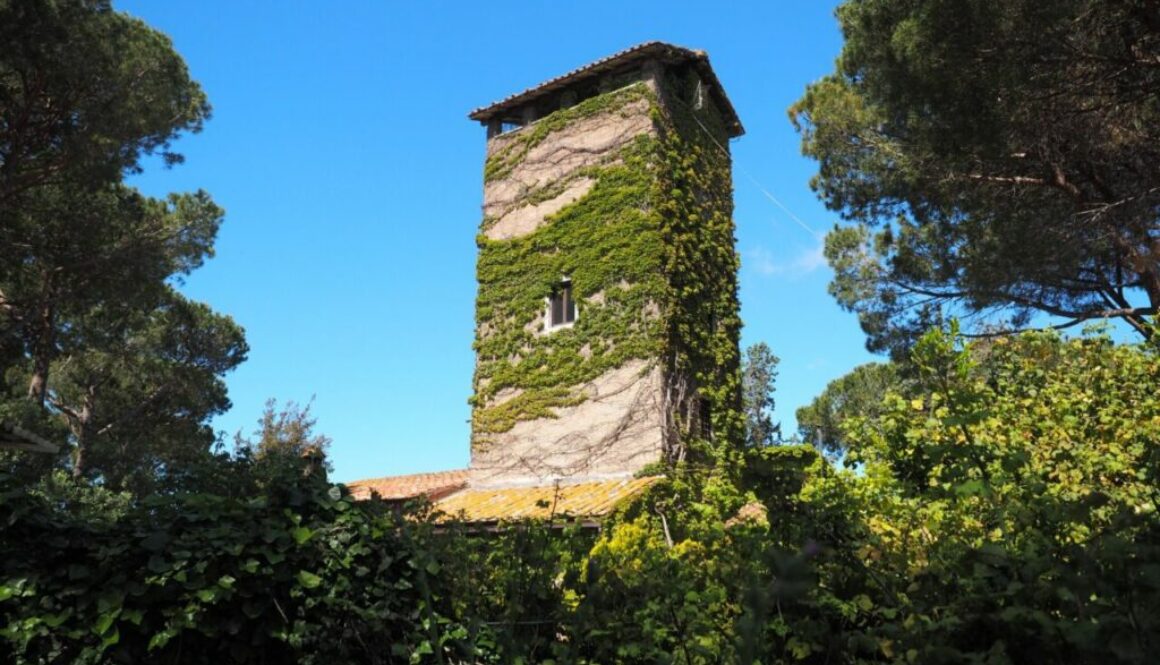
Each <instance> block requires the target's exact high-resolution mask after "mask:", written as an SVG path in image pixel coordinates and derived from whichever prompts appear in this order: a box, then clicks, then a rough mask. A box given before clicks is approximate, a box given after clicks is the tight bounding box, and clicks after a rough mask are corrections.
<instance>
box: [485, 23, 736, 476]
mask: <svg viewBox="0 0 1160 665" xmlns="http://www.w3.org/2000/svg"><path fill="white" fill-rule="evenodd" d="M470 117H471V118H472V119H473V120H477V121H479V122H480V123H482V124H483V125H484V126H486V128H487V158H486V163H485V165H484V200H483V221H482V224H481V228H480V233H479V236H478V244H479V257H478V264H477V275H478V281H479V291H478V296H477V300H476V338H475V350H476V368H475V378H474V386H473V388H474V395H473V397H472V399H471V403H472V440H471V484H472V485H473V486H475V487H501V486H518V485H544V484H550V483H557V482H565V483H566V482H572V481H575V482H579V481H588V480H598V479H612V478H623V477H628V476H631V475H633V474H634V473H636V472H638V471H640V470H641V469H642V468H644V467H646V466H647V465H649V464H652V463H655V462H659V461H662V460H666V459H667V460H673V461H679V460H682V459H693V460H695V459H703V458H706V457H712V456H714V455H717V454H719V452H720V449H722V448H723V447H725V446H728V445H730V442H736V441H737V437H738V436H739V433H740V427H741V425H740V422H741V421H740V417H739V415H738V412H739V394H740V392H739V372H738V356H739V353H738V333H739V329H740V322H739V319H738V304H737V267H738V259H737V254H736V251H735V249H734V237H733V221H732V209H733V202H732V187H731V175H730V159H729V139H731V138H734V137H737V136H740V135H741V134H742V133H743V129H742V127H741V123H740V121H739V120H738V118H737V114H736V113H735V112H734V110H733V107H732V105H731V104H730V102H729V100H728V98H727V97H726V96H725V93H724V90H723V89H722V87H721V84H720V82H719V81H718V80H717V77H716V75H715V74H714V73H713V70H712V68H711V67H710V66H709V60H708V57H707V56H706V55H705V53H703V52H700V51H692V50H688V49H684V48H680V47H677V46H673V45H670V44H664V43H660V42H650V43H646V44H642V45H639V46H636V47H633V48H631V49H628V50H626V51H622V52H620V53H617V54H615V55H613V56H610V57H608V58H604V59H602V60H599V61H597V62H594V63H592V64H589V65H587V66H585V67H582V68H580V69H577V70H574V71H572V72H569V73H567V74H565V75H563V76H560V77H557V78H555V79H552V80H550V81H548V82H546V83H544V84H542V85H540V86H537V87H535V88H532V89H530V90H526V91H524V92H521V93H519V94H516V95H513V96H511V97H508V98H507V99H505V100H503V101H500V102H497V103H495V104H492V105H491V106H487V107H485V108H480V109H477V110H475V111H473V112H472V113H471V114H470Z"/></svg>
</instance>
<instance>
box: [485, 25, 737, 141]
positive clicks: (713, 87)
mask: <svg viewBox="0 0 1160 665" xmlns="http://www.w3.org/2000/svg"><path fill="white" fill-rule="evenodd" d="M647 60H659V61H661V62H664V63H667V64H683V63H689V64H691V65H692V66H693V67H695V68H696V69H697V73H698V74H700V75H701V80H702V81H704V83H705V85H706V86H708V88H709V91H710V94H711V95H712V96H713V99H714V101H716V102H717V105H718V107H719V108H720V109H721V113H722V115H723V116H724V119H725V124H726V126H727V127H728V129H729V136H730V138H732V137H736V136H741V135H742V134H744V133H745V128H744V127H742V126H741V120H740V119H739V118H738V117H737V112H736V111H735V110H734V109H733V104H732V103H731V102H730V101H729V98H728V97H727V96H726V95H725V89H724V88H722V87H721V81H719V80H718V79H717V75H716V74H715V73H714V72H713V68H712V67H711V66H710V65H709V54H707V53H705V52H704V51H698V50H693V49H687V48H684V47H681V46H675V45H673V44H668V43H665V42H659V41H651V42H644V43H643V44H637V45H636V46H633V47H630V48H627V49H625V50H623V51H620V52H619V53H613V54H612V55H610V56H607V57H604V58H601V59H599V60H596V61H595V62H590V63H588V64H587V65H584V66H583V67H580V68H578V69H573V70H572V71H570V72H568V73H567V74H563V75H561V76H557V77H556V78H553V79H548V80H547V81H544V82H543V83H541V84H539V85H537V86H535V87H532V88H528V89H527V90H524V91H523V92H518V93H516V94H514V95H511V96H509V97H507V98H505V99H501V100H500V101H498V102H494V103H492V104H491V105H489V106H482V107H480V108H477V109H475V110H474V111H472V112H471V113H469V114H468V116H467V117H469V118H471V119H472V120H478V121H480V122H483V123H486V122H487V121H489V120H491V119H492V118H494V117H496V116H501V115H503V114H504V113H507V112H508V111H511V110H513V109H515V108H518V107H520V106H523V105H525V104H527V103H529V102H533V101H535V100H537V99H539V98H541V97H543V96H545V95H549V94H551V93H553V92H556V91H558V90H561V89H563V88H567V87H569V86H571V85H573V84H576V83H578V82H580V81H584V80H586V79H591V78H596V77H598V76H600V75H602V74H605V73H607V72H611V71H613V70H617V69H621V68H622V67H625V66H627V65H631V64H636V63H640V62H644V61H647Z"/></svg>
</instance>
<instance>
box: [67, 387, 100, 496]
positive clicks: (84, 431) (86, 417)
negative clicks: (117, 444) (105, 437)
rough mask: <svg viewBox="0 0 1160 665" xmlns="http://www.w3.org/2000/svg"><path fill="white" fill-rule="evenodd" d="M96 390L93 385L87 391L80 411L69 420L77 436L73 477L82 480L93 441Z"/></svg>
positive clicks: (74, 434)
mask: <svg viewBox="0 0 1160 665" xmlns="http://www.w3.org/2000/svg"><path fill="white" fill-rule="evenodd" d="M94 402H95V391H94V390H93V388H92V386H90V387H89V389H88V390H86V391H85V399H84V402H83V403H82V404H81V408H80V411H78V412H74V413H73V414H72V417H70V418H69V420H71V421H72V423H71V424H72V428H71V429H72V431H73V436H74V437H76V449H75V450H74V451H73V468H72V477H73V479H74V480H80V479H81V478H84V477H85V471H86V470H88V452H89V445H90V444H91V443H92V437H93V432H92V423H93V406H94Z"/></svg>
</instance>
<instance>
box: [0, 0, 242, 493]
mask: <svg viewBox="0 0 1160 665" xmlns="http://www.w3.org/2000/svg"><path fill="white" fill-rule="evenodd" d="M0 44H3V45H4V47H3V48H2V49H0V369H2V370H3V372H2V373H0V375H2V382H0V419H3V420H4V421H10V422H12V423H14V424H18V425H21V426H23V427H25V428H26V429H29V430H32V431H35V432H39V433H41V434H43V435H44V436H45V437H46V438H49V439H52V440H55V441H58V442H61V443H64V444H67V445H64V446H62V448H63V449H64V450H65V451H66V453H65V454H66V455H67V458H65V459H60V460H44V459H38V460H35V461H30V460H29V459H28V458H27V456H24V455H20V456H6V457H4V458H3V465H4V466H6V467H8V468H9V471H11V472H15V473H19V474H23V475H25V476H26V477H29V476H35V475H36V474H38V473H40V472H41V471H43V469H44V468H45V467H46V466H56V465H60V466H64V467H67V468H68V469H69V471H70V472H71V473H72V475H73V476H74V477H76V478H78V479H81V478H89V479H95V480H98V481H99V482H101V483H103V484H106V485H108V486H109V487H113V488H121V487H124V488H131V489H133V490H135V491H137V492H146V491H149V490H150V489H152V488H155V487H156V486H157V483H158V482H159V481H161V480H162V479H163V478H164V477H165V476H166V474H167V473H169V472H170V471H171V470H179V469H181V468H182V467H184V466H186V465H188V464H190V463H192V462H193V461H195V460H196V459H197V458H199V457H201V456H204V455H206V454H207V453H208V450H209V448H210V446H211V445H212V444H213V443H214V441H215V435H214V433H213V431H212V430H211V429H210V428H209V427H208V424H207V423H208V420H209V418H210V417H212V416H213V415H215V414H218V413H221V412H223V411H225V410H226V409H228V408H229V406H230V402H229V399H228V397H227V396H226V390H225V384H224V383H223V382H222V376H223V375H224V374H225V373H226V372H228V371H229V370H231V369H233V368H234V367H236V366H237V365H238V364H239V363H240V362H242V361H243V360H244V359H245V357H246V353H247V346H246V342H245V338H244V335H243V332H242V329H241V327H239V326H238V325H237V324H236V323H235V322H234V321H233V320H232V319H230V318H229V317H228V316H223V315H221V314H218V313H216V312H214V311H213V310H212V309H210V308H209V307H208V306H206V305H204V304H202V303H197V302H193V301H190V300H189V299H188V298H186V297H185V296H183V295H182V294H181V293H180V292H179V291H178V290H177V289H176V288H175V286H176V285H177V284H178V283H179V281H180V279H181V278H182V277H183V276H184V275H187V274H189V273H190V272H191V271H192V270H195V269H196V268H198V267H199V266H200V265H202V263H203V262H204V261H205V260H206V259H207V258H209V257H211V256H212V255H213V243H214V238H215V236H216V235H217V231H218V227H219V225H220V224H221V220H222V216H223V211H222V209H221V208H220V207H218V206H217V205H216V204H215V203H214V202H213V200H212V199H211V198H210V196H209V195H208V194H207V193H205V192H201V191H199V192H193V193H178V194H170V195H169V196H167V197H165V198H163V199H154V198H150V197H147V196H145V195H143V194H141V193H140V192H138V191H137V190H136V189H134V188H132V187H130V186H128V185H126V184H125V176H126V175H127V174H131V173H135V172H139V171H140V170H141V169H142V168H143V162H144V160H145V159H147V158H149V157H151V156H152V157H159V158H160V159H161V161H163V162H165V163H167V164H177V163H180V161H181V155H180V154H179V153H176V152H174V151H173V150H172V148H171V142H172V141H173V140H174V139H175V138H177V137H178V136H179V135H181V134H183V133H188V132H196V131H198V130H199V129H200V128H201V127H202V124H203V122H204V121H205V120H206V119H207V118H208V117H209V113H210V106H209V103H208V101H207V100H206V96H205V93H204V92H203V91H202V89H201V87H200V86H199V85H198V84H197V83H196V82H195V81H194V80H193V79H191V78H190V76H189V72H188V70H187V69H186V66H185V63H184V61H183V60H182V59H181V57H180V56H179V55H178V54H177V53H176V52H175V51H174V49H173V45H172V44H171V43H170V41H169V39H168V38H167V37H166V36H165V35H163V34H161V33H159V32H157V31H156V30H153V29H151V28H150V27H148V26H147V25H145V24H144V23H142V22H141V21H139V20H137V19H134V18H131V17H129V16H126V15H125V14H121V13H118V12H116V11H114V10H113V9H112V8H111V6H110V5H109V3H108V2H107V1H101V0H69V1H61V2H48V1H45V0H5V1H4V2H0ZM30 467H31V468H30Z"/></svg>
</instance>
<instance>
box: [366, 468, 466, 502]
mask: <svg viewBox="0 0 1160 665" xmlns="http://www.w3.org/2000/svg"><path fill="white" fill-rule="evenodd" d="M467 477H468V470H467V469H456V470H454V471H438V472H436V473H416V474H412V475H409V476H387V477H385V478H368V479H366V480H356V481H354V482H353V483H347V485H346V486H347V487H349V488H350V493H351V495H353V496H354V498H356V499H369V498H371V495H372V494H378V495H379V496H380V497H382V498H383V499H386V500H388V501H400V500H403V499H414V498H417V497H420V496H426V497H427V498H429V499H431V500H432V501H437V500H439V499H440V498H442V497H445V496H447V495H448V494H450V493H451V492H454V491H456V490H460V489H463V487H464V486H466V485H467Z"/></svg>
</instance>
